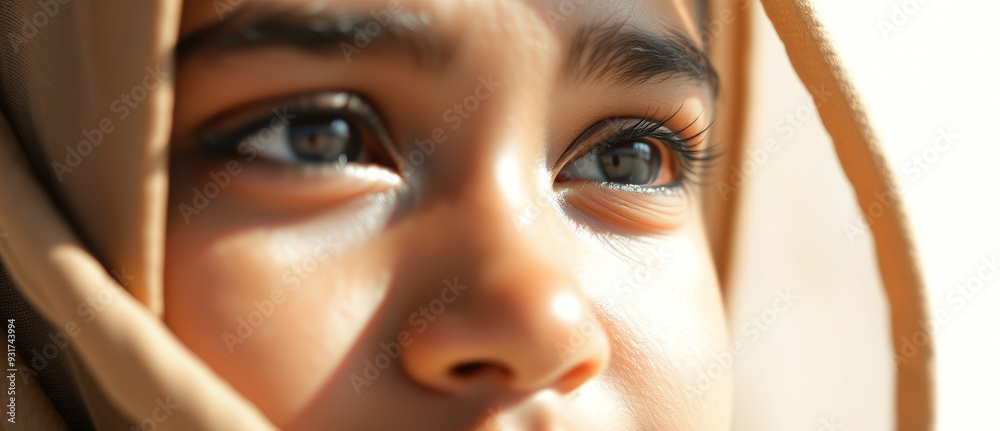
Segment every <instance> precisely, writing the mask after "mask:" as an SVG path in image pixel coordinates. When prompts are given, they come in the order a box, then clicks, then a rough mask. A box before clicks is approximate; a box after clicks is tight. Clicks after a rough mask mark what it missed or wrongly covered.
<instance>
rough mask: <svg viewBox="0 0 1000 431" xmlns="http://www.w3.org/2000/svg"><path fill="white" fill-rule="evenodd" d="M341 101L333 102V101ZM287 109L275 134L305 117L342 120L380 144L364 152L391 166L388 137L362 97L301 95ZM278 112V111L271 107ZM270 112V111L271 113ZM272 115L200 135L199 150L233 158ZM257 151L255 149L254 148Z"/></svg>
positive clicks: (269, 124) (392, 158)
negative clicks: (372, 154) (357, 127)
mask: <svg viewBox="0 0 1000 431" xmlns="http://www.w3.org/2000/svg"><path fill="white" fill-rule="evenodd" d="M337 97H341V98H345V99H346V100H345V101H342V102H335V101H333V100H334V98H337ZM284 106H286V107H287V113H288V114H289V115H288V116H289V121H287V122H285V123H282V125H281V127H280V128H279V130H277V131H274V130H272V131H274V132H276V133H286V128H287V127H289V126H290V125H291V123H292V122H294V121H296V120H299V121H301V120H303V119H308V118H321V117H324V116H328V117H342V118H344V119H347V120H349V121H352V122H354V123H356V124H358V125H361V126H363V129H364V130H363V131H362V132H361V133H362V134H363V135H366V136H368V135H370V137H371V138H372V139H375V140H377V141H380V144H378V145H374V146H375V147H378V148H368V147H369V146H368V145H365V147H366V149H367V150H368V151H373V152H375V153H376V154H375V155H376V156H378V157H380V158H384V159H385V160H383V161H384V162H386V163H388V164H395V160H396V157H395V154H389V153H390V152H391V150H392V146H391V143H392V138H391V136H389V134H388V132H387V129H386V126H385V124H384V123H383V122H382V120H381V117H380V115H379V113H378V112H377V111H376V110H375V108H374V107H372V106H371V105H370V104H369V103H368V102H367V101H366V100H365V98H364V97H363V96H361V95H359V94H357V93H352V92H331V93H326V94H323V95H321V96H303V97H301V98H299V99H298V100H295V101H292V102H289V103H287V104H285V105H284ZM275 109H280V108H275ZM272 112H273V111H272ZM274 118H275V115H266V116H262V117H259V118H257V119H254V120H251V121H249V122H246V123H244V124H243V125H240V126H238V127H236V128H235V129H232V130H230V131H223V132H221V133H202V134H201V136H200V138H199V141H200V143H201V145H202V146H203V148H206V149H207V150H208V151H209V152H211V153H215V154H218V155H222V156H233V155H237V154H238V153H239V151H240V147H242V145H243V143H244V142H250V141H251V140H253V139H254V138H255V137H257V136H259V135H260V134H261V133H262V131H263V130H265V129H268V128H269V127H273V120H274ZM258 150H259V149H258Z"/></svg>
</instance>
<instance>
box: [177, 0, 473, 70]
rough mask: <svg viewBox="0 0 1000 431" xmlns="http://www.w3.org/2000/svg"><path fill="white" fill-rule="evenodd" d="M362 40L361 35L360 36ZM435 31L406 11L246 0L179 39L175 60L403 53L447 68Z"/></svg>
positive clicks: (447, 47) (446, 52) (445, 49)
mask: <svg viewBox="0 0 1000 431" xmlns="http://www.w3.org/2000/svg"><path fill="white" fill-rule="evenodd" d="M359 34H360V35H362V36H359ZM447 42H449V41H448V40H447V39H444V38H441V37H440V36H439V35H438V34H437V33H435V32H434V29H433V26H432V25H431V22H430V19H429V18H427V16H426V15H423V14H420V13H416V12H412V11H407V10H399V11H392V12H390V11H388V10H385V11H379V12H378V13H376V12H357V11H352V10H345V9H344V8H343V7H337V6H336V5H334V4H330V5H319V6H318V7H317V6H316V4H315V3H302V2H276V1H245V2H243V3H242V4H241V5H240V6H238V7H237V8H236V9H235V10H234V11H233V12H232V13H230V14H229V15H228V16H226V17H224V18H222V19H220V20H219V21H218V22H215V23H212V24H209V25H207V26H205V27H202V28H200V29H198V30H196V31H194V32H192V33H190V34H188V35H185V36H183V37H182V38H181V39H180V40H179V41H178V43H177V46H176V47H175V50H174V52H175V56H176V57H177V60H178V61H183V60H184V59H185V58H187V57H190V56H192V55H194V54H196V53H198V54H201V53H204V54H209V55H213V56H218V55H226V54H231V53H235V52H241V51H247V50H253V49H259V48H265V47H274V46H284V47H289V48H295V49H301V50H305V51H310V52H316V53H319V54H323V55H329V54H331V53H334V54H342V55H343V58H344V59H345V60H346V61H348V62H350V61H352V59H353V57H354V55H355V54H360V53H361V52H363V51H368V50H372V51H378V50H382V49H386V50H391V51H398V52H405V53H409V54H410V55H411V58H412V59H413V60H414V61H415V62H416V63H418V64H420V65H425V66H426V65H434V66H441V65H443V64H444V63H446V62H447V61H448V60H449V59H450V57H451V53H452V52H454V44H452V43H447Z"/></svg>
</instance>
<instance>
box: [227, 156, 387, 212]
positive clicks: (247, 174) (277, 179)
mask: <svg viewBox="0 0 1000 431" xmlns="http://www.w3.org/2000/svg"><path fill="white" fill-rule="evenodd" d="M258 163H259V164H258ZM402 186H403V181H402V178H400V177H399V175H398V174H396V173H394V172H392V171H390V170H388V169H385V168H382V167H377V166H358V165H345V166H325V167H320V166H309V167H302V166H294V165H287V164H282V163H260V161H254V162H250V163H246V164H244V165H243V166H242V172H241V173H240V174H239V175H237V176H234V177H233V178H232V182H231V184H230V185H229V187H228V188H227V193H231V196H233V197H234V198H235V199H238V200H240V201H242V202H246V203H247V204H249V205H252V206H257V207H261V208H271V209H275V210H279V211H299V210H305V209H308V208H320V207H325V206H332V205H340V204H343V203H346V202H348V201H351V200H353V199H356V198H359V197H361V196H370V195H376V194H379V193H385V192H390V191H393V190H399V189H400V188H401V187H402Z"/></svg>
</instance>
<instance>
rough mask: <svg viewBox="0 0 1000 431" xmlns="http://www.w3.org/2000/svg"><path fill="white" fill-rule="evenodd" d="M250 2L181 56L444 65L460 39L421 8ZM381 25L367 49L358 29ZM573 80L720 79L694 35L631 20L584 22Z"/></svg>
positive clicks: (574, 52)
mask: <svg viewBox="0 0 1000 431" xmlns="http://www.w3.org/2000/svg"><path fill="white" fill-rule="evenodd" d="M314 5H315V4H314V3H302V2H275V1H244V2H243V3H242V4H241V5H240V6H239V7H238V8H237V9H236V10H235V11H233V12H232V13H231V14H230V15H229V16H227V17H225V18H224V19H220V20H219V21H218V22H216V23H213V24H210V25H207V26H205V27H203V28H201V29H199V30H196V31H194V32H192V33H191V34H188V35H185V36H184V37H183V38H181V40H180V41H179V42H178V43H177V46H176V48H175V53H176V56H177V58H178V61H183V60H184V59H185V58H186V57H189V56H191V55H193V54H194V53H196V52H198V53H205V54H210V55H213V56H218V55H225V54H229V53H234V52H240V51H246V50H252V49H259V48H263V47H269V46H286V47H291V48H297V49H302V50H306V51H310V52H316V53H320V54H323V55H330V54H331V53H334V54H342V55H343V57H344V58H345V59H346V60H347V61H348V62H350V61H351V60H352V57H353V55H354V54H355V53H359V52H361V51H367V50H373V51H377V50H383V49H384V50H385V51H389V52H393V51H394V52H400V53H408V54H409V55H410V57H411V59H413V60H414V61H415V63H417V64H418V65H421V66H434V67H443V66H445V65H446V64H447V63H448V61H449V60H450V59H451V58H452V56H453V55H452V54H453V53H454V52H455V51H456V50H457V44H458V43H459V42H460V41H459V40H455V39H454V38H452V37H444V36H442V35H440V34H438V33H436V32H435V30H434V28H433V25H432V23H431V20H430V19H429V18H428V17H427V16H426V15H422V14H420V13H418V12H413V11H410V10H400V11H394V12H388V11H381V12H379V13H374V12H373V13H359V12H357V11H351V10H344V9H343V8H342V7H336V6H335V5H323V6H319V7H316V6H314ZM366 28H369V29H375V28H377V29H379V30H378V34H377V35H374V36H371V37H370V41H369V42H368V43H364V46H360V45H359V44H358V40H357V39H356V38H357V35H358V32H359V31H360V32H362V33H364V32H365V29H366ZM565 73H566V75H567V78H570V79H575V80H577V81H611V82H614V83H616V84H618V85H633V86H634V85H640V84H643V83H647V82H649V81H652V80H656V79H661V80H665V79H669V78H671V77H685V78H691V79H694V80H695V81H696V83H698V84H702V83H706V84H708V85H709V86H710V87H711V89H712V91H713V92H716V91H717V87H718V76H717V75H716V72H715V69H714V68H713V67H712V65H711V62H709V60H708V57H707V55H705V53H704V52H703V51H702V50H701V49H700V48H699V47H698V45H697V44H696V43H694V41H692V40H691V39H690V38H688V37H687V36H685V35H683V34H681V33H679V32H673V31H667V32H665V33H664V34H662V35H661V34H656V33H650V32H646V31H642V30H638V29H632V28H630V27H629V26H628V25H627V24H626V23H624V22H618V23H613V22H602V23H596V24H590V25H586V26H584V27H583V28H582V29H580V30H578V31H577V32H576V34H574V35H573V38H572V39H571V42H570V46H569V52H568V55H567V60H566V67H565Z"/></svg>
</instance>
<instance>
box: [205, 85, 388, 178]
mask: <svg viewBox="0 0 1000 431" xmlns="http://www.w3.org/2000/svg"><path fill="white" fill-rule="evenodd" d="M283 112H284V113H283ZM271 113H272V114H271V115H268V116H266V117H259V118H257V119H255V120H252V121H250V122H248V123H245V124H244V125H242V126H239V127H236V128H235V129H234V130H231V131H227V132H222V133H213V134H205V135H204V137H203V138H202V139H203V141H204V144H205V145H206V146H207V147H208V148H210V149H212V150H215V151H221V152H224V153H228V154H235V153H248V152H252V153H255V154H257V155H258V156H260V157H261V158H263V159H266V160H270V161H273V162H278V163H284V164H289V165H317V166H323V165H346V164H348V163H360V164H379V165H384V166H387V167H393V163H392V158H391V157H390V156H389V154H388V153H389V151H390V150H389V147H390V146H391V144H392V143H391V139H390V138H389V137H388V133H386V131H385V127H384V126H383V124H382V121H381V119H380V118H379V116H378V114H377V113H376V112H375V110H374V109H373V108H372V107H371V105H369V104H368V103H367V102H365V101H364V100H363V99H361V97H360V96H358V95H356V94H351V93H331V94H325V95H319V96H314V97H307V98H303V99H301V100H299V101H296V102H295V103H293V104H290V105H289V106H288V108H287V109H285V108H280V109H274V110H273V111H271Z"/></svg>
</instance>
